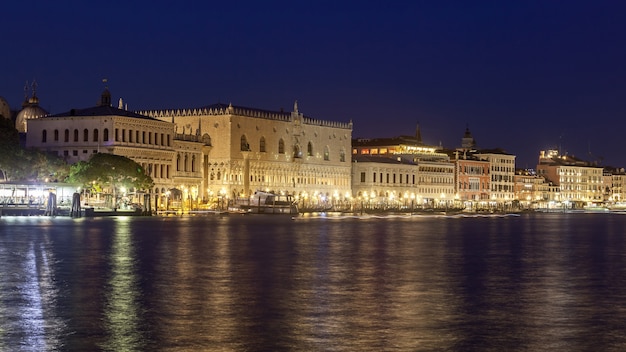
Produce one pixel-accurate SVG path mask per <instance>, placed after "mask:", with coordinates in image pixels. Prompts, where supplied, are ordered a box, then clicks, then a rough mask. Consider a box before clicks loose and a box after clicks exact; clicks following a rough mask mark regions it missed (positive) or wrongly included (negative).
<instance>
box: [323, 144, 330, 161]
mask: <svg viewBox="0 0 626 352" xmlns="http://www.w3.org/2000/svg"><path fill="white" fill-rule="evenodd" d="M324 160H326V161H328V160H330V152H329V151H328V146H325V147H324Z"/></svg>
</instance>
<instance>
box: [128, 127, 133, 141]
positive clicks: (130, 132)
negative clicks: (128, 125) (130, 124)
mask: <svg viewBox="0 0 626 352" xmlns="http://www.w3.org/2000/svg"><path fill="white" fill-rule="evenodd" d="M128 141H129V142H130V143H132V142H133V130H128Z"/></svg>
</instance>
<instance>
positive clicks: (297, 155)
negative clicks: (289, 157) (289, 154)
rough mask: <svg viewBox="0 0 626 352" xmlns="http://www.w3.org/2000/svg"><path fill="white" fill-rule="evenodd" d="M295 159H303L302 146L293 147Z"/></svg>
mask: <svg viewBox="0 0 626 352" xmlns="http://www.w3.org/2000/svg"><path fill="white" fill-rule="evenodd" d="M293 157H294V158H302V152H301V151H300V146H299V145H297V144H296V145H294V146H293Z"/></svg>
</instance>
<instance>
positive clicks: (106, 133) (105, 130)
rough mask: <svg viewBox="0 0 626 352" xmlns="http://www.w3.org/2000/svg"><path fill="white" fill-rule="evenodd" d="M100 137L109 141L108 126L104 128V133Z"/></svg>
mask: <svg viewBox="0 0 626 352" xmlns="http://www.w3.org/2000/svg"><path fill="white" fill-rule="evenodd" d="M102 137H103V138H102V140H103V141H105V142H108V141H109V129H108V128H105V129H104V135H103V136H102Z"/></svg>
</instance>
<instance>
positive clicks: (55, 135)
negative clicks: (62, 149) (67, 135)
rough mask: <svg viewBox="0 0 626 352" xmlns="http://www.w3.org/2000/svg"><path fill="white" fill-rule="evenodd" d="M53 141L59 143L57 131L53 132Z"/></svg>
mask: <svg viewBox="0 0 626 352" xmlns="http://www.w3.org/2000/svg"><path fill="white" fill-rule="evenodd" d="M54 141H55V142H58V141H59V130H54Z"/></svg>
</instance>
